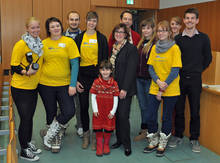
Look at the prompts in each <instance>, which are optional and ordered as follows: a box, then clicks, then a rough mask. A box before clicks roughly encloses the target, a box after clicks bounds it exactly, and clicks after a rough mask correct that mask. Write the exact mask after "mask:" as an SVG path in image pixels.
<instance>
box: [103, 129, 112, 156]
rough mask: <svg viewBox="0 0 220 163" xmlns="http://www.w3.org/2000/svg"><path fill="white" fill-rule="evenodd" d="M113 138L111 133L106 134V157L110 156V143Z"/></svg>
mask: <svg viewBox="0 0 220 163" xmlns="http://www.w3.org/2000/svg"><path fill="white" fill-rule="evenodd" d="M110 138H111V133H107V132H104V152H103V153H104V155H108V154H109V153H110V148H109V142H110Z"/></svg>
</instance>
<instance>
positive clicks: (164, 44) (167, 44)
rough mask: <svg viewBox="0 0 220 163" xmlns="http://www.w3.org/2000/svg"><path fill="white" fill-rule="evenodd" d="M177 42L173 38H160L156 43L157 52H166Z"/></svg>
mask: <svg viewBox="0 0 220 163" xmlns="http://www.w3.org/2000/svg"><path fill="white" fill-rule="evenodd" d="M174 44H175V41H173V40H163V41H161V40H158V41H157V43H156V52H157V53H164V52H166V51H167V50H168V49H169V48H171V47H172V46H173V45H174Z"/></svg>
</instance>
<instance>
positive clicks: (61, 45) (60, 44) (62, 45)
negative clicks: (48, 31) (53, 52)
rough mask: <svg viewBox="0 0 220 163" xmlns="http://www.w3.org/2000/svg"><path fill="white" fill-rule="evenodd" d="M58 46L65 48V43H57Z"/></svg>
mask: <svg viewBox="0 0 220 163" xmlns="http://www.w3.org/2000/svg"><path fill="white" fill-rule="evenodd" d="M58 46H59V47H61V48H65V47H66V44H64V43H59V44H58Z"/></svg>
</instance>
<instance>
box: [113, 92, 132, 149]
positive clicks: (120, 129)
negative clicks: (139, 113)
mask: <svg viewBox="0 0 220 163" xmlns="http://www.w3.org/2000/svg"><path fill="white" fill-rule="evenodd" d="M131 100H132V96H127V97H126V98H125V99H122V100H121V99H119V102H118V108H117V112H116V136H117V142H118V143H122V144H123V146H124V148H125V149H131V139H130V122H129V116H130V110H131Z"/></svg>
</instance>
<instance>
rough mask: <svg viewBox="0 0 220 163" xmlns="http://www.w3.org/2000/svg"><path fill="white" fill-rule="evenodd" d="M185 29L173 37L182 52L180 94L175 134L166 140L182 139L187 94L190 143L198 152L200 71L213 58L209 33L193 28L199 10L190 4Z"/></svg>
mask: <svg viewBox="0 0 220 163" xmlns="http://www.w3.org/2000/svg"><path fill="white" fill-rule="evenodd" d="M183 22H184V24H185V26H186V27H185V29H184V31H183V32H182V33H181V34H179V35H177V36H176V37H175V41H176V43H177V45H178V46H179V47H180V50H181V53H182V64H183V67H182V70H181V71H180V89H181V95H180V97H179V99H178V101H177V104H176V116H175V136H174V137H172V138H171V140H170V142H169V146H170V147H176V146H177V144H180V143H181V142H182V138H183V132H184V130H185V118H184V110H185V99H186V95H188V99H189V105H190V143H191V145H192V151H193V152H200V144H199V141H198V138H199V135H200V94H201V90H202V78H201V77H202V72H203V71H204V70H205V69H206V68H207V67H208V66H209V64H210V63H211V61H212V53H211V46H210V40H209V37H208V35H206V34H205V33H202V32H200V31H198V30H197V29H196V25H197V24H198V23H199V12H198V10H197V9H195V8H189V9H187V10H186V11H185V13H184V19H183Z"/></svg>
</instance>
